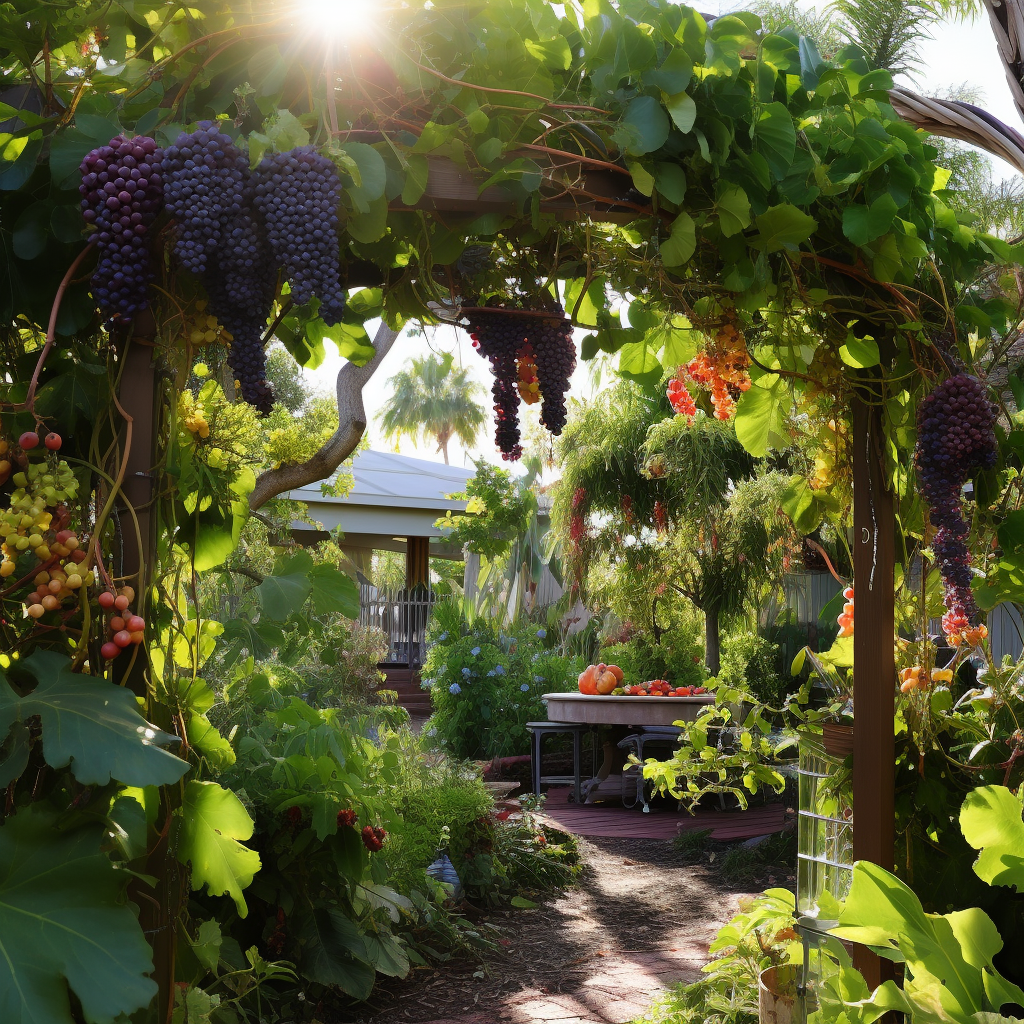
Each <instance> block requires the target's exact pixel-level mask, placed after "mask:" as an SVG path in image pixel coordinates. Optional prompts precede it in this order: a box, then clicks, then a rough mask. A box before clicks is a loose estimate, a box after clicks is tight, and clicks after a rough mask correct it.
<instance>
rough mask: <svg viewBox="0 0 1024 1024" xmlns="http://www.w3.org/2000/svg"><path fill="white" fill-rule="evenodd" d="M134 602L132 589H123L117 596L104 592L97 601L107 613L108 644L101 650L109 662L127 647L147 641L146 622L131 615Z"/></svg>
mask: <svg viewBox="0 0 1024 1024" xmlns="http://www.w3.org/2000/svg"><path fill="white" fill-rule="evenodd" d="M134 600H135V591H134V590H133V589H132V588H131V587H122V588H121V590H120V592H119V593H117V594H115V593H114V592H113V591H111V590H104V591H102V592H101V593H100V595H99V597H98V598H97V599H96V601H97V604H99V606H100V608H102V609H103V611H105V612H106V613H107V642H106V643H105V644H104V645H103V646H102V647H101V648H100V654H101V655H103V657H104V658H106V659H107V661H113V659H114V658H116V657H117V656H118V655H119V654H120V653H121V652H122V651H123V650H124V649H125V648H126V647H131V646H133V645H134V646H138V645H139V644H141V643H142V641H143V640H144V639H145V632H144V631H145V629H146V620H145V619H143V618H142V616H141V615H132V614H131V613H130V608H131V603H132V601H134Z"/></svg>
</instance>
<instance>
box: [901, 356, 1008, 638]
mask: <svg viewBox="0 0 1024 1024" xmlns="http://www.w3.org/2000/svg"><path fill="white" fill-rule="evenodd" d="M995 422H996V409H995V406H994V405H993V404H992V402H991V401H990V400H989V397H988V392H987V391H986V389H985V386H984V385H983V384H982V383H981V381H979V380H977V379H976V378H975V377H970V376H968V375H967V374H965V373H958V374H957V375H956V376H954V377H950V378H949V379H948V380H945V381H943V382H942V383H941V384H940V385H939V386H938V387H937V388H935V390H934V391H932V392H931V394H930V395H928V397H927V398H925V399H924V401H923V402H922V403H921V405H920V407H919V409H918V415H917V447H916V448H915V450H914V464H915V466H916V467H917V474H918V479H919V481H920V491H921V495H922V497H923V498H924V499H925V501H926V502H927V503H928V507H929V508H930V510H931V520H932V523H933V524H934V525H935V526H937V527H938V530H937V532H936V534H935V538H934V540H933V542H932V552H933V554H934V555H935V561H936V563H937V565H938V567H939V572H940V574H941V575H942V580H943V583H944V584H945V589H946V595H945V605H946V608H947V614H946V615H945V616H944V617H943V620H942V624H943V629H944V630H945V632H946V634H947V635H948V636H950V637H953V636H956V635H959V634H960V633H961V632H962V631H963V630H964V629H966V628H967V627H968V626H969V625H970V624H971V623H972V622H973V621H974V620H976V618H977V615H978V606H977V604H976V603H975V600H974V595H973V593H972V592H971V579H972V577H973V573H972V571H971V556H970V551H969V550H968V548H967V534H968V532H969V530H968V525H967V522H966V520H965V519H964V516H963V509H962V507H961V498H960V495H961V492H962V490H963V486H964V484H965V483H966V482H967V479H968V477H970V475H971V474H972V473H973V472H975V471H976V470H979V469H990V468H991V467H992V466H994V465H995V461H996V455H997V452H998V446H997V442H996V436H995V429H994V428H995Z"/></svg>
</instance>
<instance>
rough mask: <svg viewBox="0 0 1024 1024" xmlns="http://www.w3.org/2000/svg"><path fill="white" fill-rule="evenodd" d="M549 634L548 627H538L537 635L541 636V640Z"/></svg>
mask: <svg viewBox="0 0 1024 1024" xmlns="http://www.w3.org/2000/svg"><path fill="white" fill-rule="evenodd" d="M547 635H548V631H547V630H546V629H538V630H537V636H539V637H540V638H541V640H543V639H544V637H546V636H547Z"/></svg>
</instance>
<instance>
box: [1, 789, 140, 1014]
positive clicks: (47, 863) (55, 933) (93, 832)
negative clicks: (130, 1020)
mask: <svg viewBox="0 0 1024 1024" xmlns="http://www.w3.org/2000/svg"><path fill="white" fill-rule="evenodd" d="M55 825H56V820H55V816H51V815H50V814H48V813H47V812H45V811H42V810H40V809H38V808H37V807H29V808H25V809H23V810H20V811H19V812H18V813H17V814H16V815H14V816H13V817H10V818H8V819H7V821H6V822H5V824H4V825H3V827H0V864H3V865H4V870H3V875H2V877H0V1020H2V1021H4V1024H72V1022H73V1021H74V1020H77V1019H78V1018H77V1017H72V1015H71V1007H70V1005H69V999H68V989H69V988H70V989H71V991H73V992H74V993H75V996H76V997H77V998H78V999H79V1000H80V1002H81V1004H82V1009H83V1011H84V1014H85V1018H86V1020H89V1021H91V1022H93V1024H112V1022H113V1021H114V1019H115V1018H117V1017H119V1016H120V1015H121V1014H129V1013H132V1012H133V1011H135V1010H137V1009H139V1008H141V1007H143V1006H146V1005H148V1004H149V1002H150V1000H151V999H152V998H153V996H155V995H156V984H155V983H154V982H153V981H152V980H151V979H150V978H148V977H146V975H147V973H148V972H149V971H151V970H152V969H153V963H152V960H151V959H150V951H149V945H148V944H147V943H146V939H145V936H144V935H143V934H142V929H141V927H140V926H139V922H138V920H137V919H136V917H135V915H134V914H133V913H132V911H131V909H130V908H129V907H128V906H127V905H125V903H124V900H123V898H122V894H123V891H124V885H125V882H126V881H127V879H128V876H127V875H126V874H125V873H124V872H119V871H118V870H117V869H116V868H115V866H114V865H113V863H112V862H111V860H110V858H109V857H108V856H107V855H106V854H105V853H104V852H103V850H102V848H101V844H102V843H103V839H104V836H103V831H104V830H103V827H102V826H101V825H89V826H87V827H85V828H78V829H74V830H72V831H63V830H58V829H57V828H56V827H55ZM65 982H66V984H65Z"/></svg>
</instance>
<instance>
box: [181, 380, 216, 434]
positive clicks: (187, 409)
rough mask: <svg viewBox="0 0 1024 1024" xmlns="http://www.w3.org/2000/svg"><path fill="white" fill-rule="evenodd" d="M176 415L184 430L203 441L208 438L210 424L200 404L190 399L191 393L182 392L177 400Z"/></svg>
mask: <svg viewBox="0 0 1024 1024" xmlns="http://www.w3.org/2000/svg"><path fill="white" fill-rule="evenodd" d="M178 415H179V416H180V417H181V422H182V424H183V425H184V427H185V429H186V430H187V431H188V432H189V433H190V434H194V435H197V436H198V437H201V438H203V439H205V438H208V437H209V436H210V424H209V421H208V420H207V419H206V409H205V408H204V406H203V403H202V402H197V401H196V400H195V399H194V398H193V397H192V392H191V391H183V392H182V393H181V397H180V398H179V399H178Z"/></svg>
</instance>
